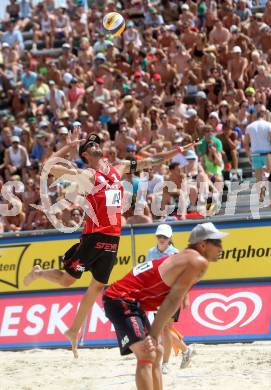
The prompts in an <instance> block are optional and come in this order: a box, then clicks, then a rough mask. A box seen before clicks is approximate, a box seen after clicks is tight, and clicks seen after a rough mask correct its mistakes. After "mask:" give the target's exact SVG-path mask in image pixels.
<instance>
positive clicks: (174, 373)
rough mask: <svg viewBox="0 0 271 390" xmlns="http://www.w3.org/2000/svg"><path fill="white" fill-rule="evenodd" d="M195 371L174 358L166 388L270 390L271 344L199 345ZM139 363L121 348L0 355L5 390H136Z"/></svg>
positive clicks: (1, 382) (0, 379)
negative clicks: (76, 354) (123, 354)
mask: <svg viewBox="0 0 271 390" xmlns="http://www.w3.org/2000/svg"><path fill="white" fill-rule="evenodd" d="M195 350H196V355H195V356H194V357H193V361H192V363H191V366H190V367H188V368H186V369H184V370H180V369H179V362H180V357H173V358H172V359H171V367H170V368H171V370H170V374H168V375H166V376H164V389H166V390H169V389H189V390H194V389H195V390H196V389H197V390H198V389H200V390H214V389H216V390H233V389H236V390H237V389H238V390H252V389H253V390H270V389H271V342H255V343H253V344H226V345H195ZM134 369H135V359H134V358H133V357H132V356H128V357H125V358H121V357H120V356H119V350H118V349H117V348H112V349H83V350H80V358H79V360H74V359H73V357H72V353H71V351H68V350H64V349H57V350H40V349H34V350H30V351H22V352H8V351H1V352H0V389H1V390H15V389H16V390H18V388H19V389H20V390H38V389H42V390H43V389H44V390H45V389H46V390H60V389H61V390H63V389H65V390H75V389H76V390H108V389H112V390H114V389H116V390H135V384H134Z"/></svg>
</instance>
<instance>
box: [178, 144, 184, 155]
mask: <svg viewBox="0 0 271 390" xmlns="http://www.w3.org/2000/svg"><path fill="white" fill-rule="evenodd" d="M176 150H177V151H178V152H179V153H181V154H183V152H184V149H183V147H182V146H179V145H178V146H176Z"/></svg>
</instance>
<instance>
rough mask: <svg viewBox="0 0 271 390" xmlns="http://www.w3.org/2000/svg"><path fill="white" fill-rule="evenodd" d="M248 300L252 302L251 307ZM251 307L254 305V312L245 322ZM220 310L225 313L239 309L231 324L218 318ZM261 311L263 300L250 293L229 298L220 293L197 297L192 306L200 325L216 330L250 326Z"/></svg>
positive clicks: (246, 292) (245, 292) (237, 294)
mask: <svg viewBox="0 0 271 390" xmlns="http://www.w3.org/2000/svg"><path fill="white" fill-rule="evenodd" d="M210 300H211V302H210ZM248 300H249V301H250V304H249V305H248ZM251 305H253V310H252V312H251V313H250V315H249V316H248V318H247V319H246V320H245V317H246V316H247V313H248V312H249V311H250V310H251V309H250V307H251ZM248 306H249V307H248ZM218 308H219V309H222V310H223V311H225V312H227V311H228V310H230V309H232V308H235V309H237V315H236V317H235V318H234V319H233V320H232V321H231V322H228V323H225V321H223V320H222V319H219V318H217V317H216V315H215V313H214V311H215V310H216V309H218ZM261 309H262V300H261V298H260V297H259V295H257V294H255V293H252V292H249V291H243V292H238V293H236V294H233V295H230V296H228V297H227V296H225V295H223V294H218V293H207V294H203V295H200V296H199V297H197V298H196V299H195V300H194V302H193V303H192V306H191V312H192V315H193V317H194V318H195V320H196V321H197V322H198V323H200V324H201V325H203V326H205V327H207V328H211V329H216V330H226V329H230V328H232V327H233V326H235V325H237V324H239V327H240V328H241V327H243V326H245V325H248V324H249V323H250V322H252V321H253V320H254V319H255V318H256V317H257V316H258V315H259V313H260V311H261ZM203 317H205V318H203Z"/></svg>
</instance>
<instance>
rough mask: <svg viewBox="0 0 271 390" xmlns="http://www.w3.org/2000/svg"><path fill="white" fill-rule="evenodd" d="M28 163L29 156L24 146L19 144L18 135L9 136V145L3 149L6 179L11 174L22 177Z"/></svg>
mask: <svg viewBox="0 0 271 390" xmlns="http://www.w3.org/2000/svg"><path fill="white" fill-rule="evenodd" d="M28 165H29V157H28V153H27V150H26V148H25V147H24V146H22V145H20V138H19V137H18V136H16V135H15V136H13V137H11V146H10V147H9V148H8V149H6V150H5V159H4V168H5V177H6V180H10V179H11V176H12V175H20V177H23V175H24V173H25V172H24V170H25V168H26V167H27V166H28Z"/></svg>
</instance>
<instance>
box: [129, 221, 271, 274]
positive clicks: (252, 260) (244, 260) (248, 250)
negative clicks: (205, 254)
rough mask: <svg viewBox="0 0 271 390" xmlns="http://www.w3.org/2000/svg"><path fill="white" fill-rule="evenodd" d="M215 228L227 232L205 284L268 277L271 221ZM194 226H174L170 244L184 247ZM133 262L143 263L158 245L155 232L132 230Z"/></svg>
mask: <svg viewBox="0 0 271 390" xmlns="http://www.w3.org/2000/svg"><path fill="white" fill-rule="evenodd" d="M216 226H217V227H218V228H219V229H221V230H223V231H226V232H228V233H229V236H227V237H225V238H224V239H223V251H222V253H221V256H220V260H219V261H218V262H216V263H212V264H210V266H209V268H208V272H207V273H206V274H205V275H204V279H203V280H206V281H211V280H213V281H214V280H216V281H218V280H232V279H254V280H255V278H271V241H270V237H271V221H261V222H260V223H259V222H254V221H249V222H244V223H239V224H236V223H232V224H227V223H219V224H216ZM192 228H193V226H189V225H188V226H187V225H174V226H173V243H174V246H175V247H176V248H178V249H180V250H182V249H184V248H185V247H186V246H187V242H188V237H189V234H190V231H191V230H192ZM135 237H136V241H135V242H136V243H135V248H136V261H137V262H138V263H143V262H144V261H145V258H146V253H147V252H148V250H149V249H150V248H151V247H153V246H155V245H156V244H157V241H156V238H155V229H154V230H153V233H152V234H150V229H149V230H148V231H146V230H145V229H144V228H143V229H136V230H135Z"/></svg>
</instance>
